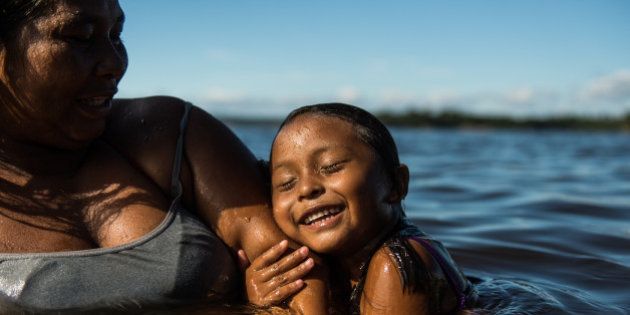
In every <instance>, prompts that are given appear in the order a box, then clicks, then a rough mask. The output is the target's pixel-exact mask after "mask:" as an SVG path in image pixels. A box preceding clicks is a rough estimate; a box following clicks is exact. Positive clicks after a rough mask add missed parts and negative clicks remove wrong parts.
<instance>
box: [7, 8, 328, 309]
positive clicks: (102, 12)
mask: <svg viewBox="0 0 630 315" xmlns="http://www.w3.org/2000/svg"><path fill="white" fill-rule="evenodd" d="M54 3H55V5H53V9H52V12H51V13H50V14H45V15H44V16H42V17H39V18H36V19H35V20H33V21H30V22H27V23H26V24H25V25H23V26H21V27H19V28H18V31H19V35H18V37H17V38H18V39H16V40H14V41H11V42H7V43H0V252H2V253H28V252H59V251H74V250H83V249H90V248H99V247H114V246H118V245H123V244H126V243H129V242H131V241H133V240H135V239H137V238H139V237H142V236H144V235H146V234H147V233H148V232H150V231H151V230H153V229H154V228H155V227H157V226H158V225H159V224H160V222H162V221H163V219H164V217H165V215H166V211H167V210H168V208H169V206H170V200H171V197H170V190H171V182H170V181H171V171H172V168H171V165H173V157H174V156H175V143H176V141H177V137H178V135H179V124H180V119H181V117H182V113H183V109H184V103H183V102H182V101H181V100H178V99H175V98H169V97H152V98H144V99H128V100H115V99H114V100H112V97H113V96H114V94H115V93H116V90H117V85H118V83H119V82H120V80H121V78H122V76H123V75H124V73H125V70H126V68H127V57H126V53H125V48H124V45H123V43H122V41H121V40H120V32H121V31H122V28H123V23H124V13H123V11H122V10H121V8H120V6H119V4H118V1H116V0H90V1H85V0H64V1H55V2H54ZM16 56H18V57H21V59H19V58H18V59H19V61H14V60H16V58H15V57H16ZM185 144H186V145H185V147H184V151H185V159H184V161H183V165H182V174H181V177H180V179H181V181H182V185H183V193H184V195H183V203H184V206H186V207H187V208H188V209H190V210H192V211H194V212H196V213H197V214H198V215H199V217H200V218H201V219H202V220H203V221H204V222H205V223H206V224H207V225H208V226H209V228H210V229H212V230H213V231H214V232H215V233H216V234H217V235H218V236H219V237H221V239H222V240H223V241H224V243H225V244H226V245H227V246H228V247H229V248H230V249H232V250H233V251H234V256H236V251H237V249H243V250H244V253H246V255H247V256H249V257H258V256H259V255H260V254H261V253H262V252H263V251H264V250H265V249H267V248H269V247H271V246H272V245H273V244H276V243H278V242H280V241H281V240H282V239H283V238H285V236H284V234H282V232H281V231H280V230H279V229H278V228H277V226H276V225H275V223H274V221H273V217H272V215H271V210H270V209H269V207H268V205H269V197H268V192H267V190H266V188H265V187H266V186H265V184H264V182H263V178H262V176H261V175H260V172H259V170H258V166H257V164H256V159H255V157H254V156H253V155H252V154H251V153H250V152H249V150H247V148H246V147H245V146H244V145H243V144H242V143H241V142H240V141H239V140H238V139H237V138H236V137H235V136H234V134H233V133H232V132H231V131H230V130H228V129H227V128H226V127H225V125H223V124H222V123H221V122H219V121H217V120H216V119H214V118H213V117H212V116H210V115H208V114H207V113H205V112H203V111H202V110H199V109H197V108H193V110H192V111H191V115H190V120H189V123H188V127H187V131H186V139H185ZM304 258H306V256H305V257H304ZM217 259H218V261H221V262H220V263H217V266H208V272H211V273H213V274H216V273H217V272H221V270H220V269H229V268H235V266H234V265H233V264H236V262H235V261H233V259H232V257H231V256H230V257H218V258H217ZM223 262H227V263H223ZM309 270H310V269H309ZM319 279H320V278H313V277H309V278H305V279H304V280H305V283H307V284H308V286H305V289H304V291H303V292H304V293H300V294H298V295H297V296H295V297H294V298H293V300H292V301H291V304H290V305H291V307H292V308H293V309H294V310H296V311H299V310H302V311H305V312H307V313H311V314H317V313H324V312H325V311H324V310H323V309H324V308H325V305H326V302H325V294H324V293H323V292H324V290H325V284H324V282H323V281H322V280H319ZM236 285H237V286H238V285H239V284H238V283H237V284H236Z"/></svg>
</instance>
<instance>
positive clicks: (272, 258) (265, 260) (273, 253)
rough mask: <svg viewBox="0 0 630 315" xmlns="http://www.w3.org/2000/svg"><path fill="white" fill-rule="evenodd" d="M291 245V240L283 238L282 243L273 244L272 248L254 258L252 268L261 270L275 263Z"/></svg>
mask: <svg viewBox="0 0 630 315" xmlns="http://www.w3.org/2000/svg"><path fill="white" fill-rule="evenodd" d="M288 246H289V242H288V241H287V240H283V241H281V242H280V243H278V244H276V245H274V246H272V247H271V248H270V249H268V250H267V251H265V252H264V253H262V254H261V255H260V256H258V258H256V259H254V262H253V263H252V268H254V270H255V271H259V270H261V269H263V268H265V267H267V266H269V265H271V264H273V263H275V262H276V261H277V260H278V259H279V258H280V257H281V256H282V254H284V252H285V251H286V250H287V248H288Z"/></svg>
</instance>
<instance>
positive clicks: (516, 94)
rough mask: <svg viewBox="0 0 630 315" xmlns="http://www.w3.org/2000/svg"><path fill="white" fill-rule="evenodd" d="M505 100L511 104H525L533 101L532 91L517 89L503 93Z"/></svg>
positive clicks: (529, 89)
mask: <svg viewBox="0 0 630 315" xmlns="http://www.w3.org/2000/svg"><path fill="white" fill-rule="evenodd" d="M505 100H506V101H507V102H508V103H513V104H526V103H529V102H531V101H532V100H534V91H533V90H532V89H531V88H518V89H514V90H511V91H508V92H507V93H505Z"/></svg>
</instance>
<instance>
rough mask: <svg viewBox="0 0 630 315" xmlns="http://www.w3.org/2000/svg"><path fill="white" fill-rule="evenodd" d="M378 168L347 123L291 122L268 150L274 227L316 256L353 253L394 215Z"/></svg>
mask: <svg viewBox="0 0 630 315" xmlns="http://www.w3.org/2000/svg"><path fill="white" fill-rule="evenodd" d="M381 164H382V163H381V162H380V158H379V157H378V155H377V154H376V153H375V152H374V150H373V149H372V148H371V147H370V146H368V145H367V144H365V143H364V142H362V141H361V140H360V139H359V138H358V136H357V134H356V132H355V131H354V130H353V126H352V125H351V124H350V123H348V122H346V121H343V120H341V119H338V118H334V117H326V116H320V115H313V114H304V115H303V116H299V117H297V118H296V119H295V120H293V121H292V122H291V123H289V124H288V125H286V126H284V127H283V128H282V130H281V131H280V132H279V134H278V136H277V137H276V140H275V141H274V144H273V147H272V158H271V165H270V166H271V172H272V174H271V177H272V179H271V181H272V201H273V212H274V217H275V220H276V223H277V224H278V226H279V227H280V228H281V229H282V230H283V231H284V232H285V233H286V234H287V236H289V237H290V238H292V239H294V240H296V241H298V242H300V243H302V244H304V245H307V246H308V247H310V248H311V249H313V250H315V251H317V252H320V253H327V254H333V255H351V254H353V253H356V252H357V251H359V250H361V249H363V248H364V247H365V246H366V245H368V242H369V241H371V240H372V239H374V238H376V237H378V235H380V233H381V232H382V231H383V229H385V228H386V227H387V226H389V223H390V222H391V221H392V220H393V218H394V216H395V215H394V213H393V211H394V210H393V208H392V207H391V205H390V204H389V203H388V202H387V200H388V199H389V192H390V188H389V187H391V185H390V183H389V180H388V178H387V176H386V175H385V171H384V170H383V167H382V166H381Z"/></svg>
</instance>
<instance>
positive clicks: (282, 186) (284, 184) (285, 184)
mask: <svg viewBox="0 0 630 315" xmlns="http://www.w3.org/2000/svg"><path fill="white" fill-rule="evenodd" d="M293 186H295V178H288V179H285V180H282V181H280V183H279V184H278V185H276V188H277V189H278V190H280V191H288V190H290V189H291V188H293Z"/></svg>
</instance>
